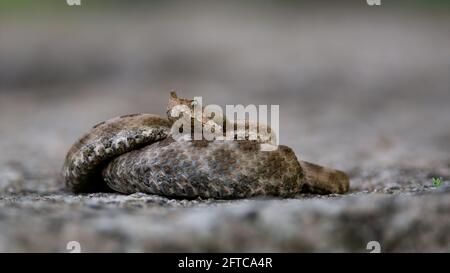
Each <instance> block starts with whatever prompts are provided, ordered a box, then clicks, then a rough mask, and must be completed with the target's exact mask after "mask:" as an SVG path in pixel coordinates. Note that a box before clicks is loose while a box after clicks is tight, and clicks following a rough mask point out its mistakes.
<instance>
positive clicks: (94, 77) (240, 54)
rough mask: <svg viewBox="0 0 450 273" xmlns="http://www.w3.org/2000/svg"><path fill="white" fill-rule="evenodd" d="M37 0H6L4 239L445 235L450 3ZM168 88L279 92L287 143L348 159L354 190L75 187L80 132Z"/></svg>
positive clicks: (326, 246)
mask: <svg viewBox="0 0 450 273" xmlns="http://www.w3.org/2000/svg"><path fill="white" fill-rule="evenodd" d="M34 2H38V1H34ZM34 2H32V1H0V126H1V127H0V151H1V152H0V230H2V232H1V233H0V251H66V250H65V243H66V242H67V241H70V240H79V241H80V242H81V244H82V246H84V248H83V249H84V250H86V251H362V252H365V251H366V249H365V243H366V242H367V241H370V240H380V241H381V244H382V249H383V250H386V251H449V250H450V238H449V235H448V232H446V230H447V231H448V229H449V228H450V220H449V215H450V200H449V199H450V198H449V192H450V189H449V183H448V178H449V177H450V130H449V128H450V107H449V106H450V77H449V76H450V5H449V3H448V2H447V1H383V0H382V5H381V6H380V7H370V6H368V5H367V4H366V2H365V1H348V2H346V3H345V4H341V3H333V2H332V1H330V2H328V1H309V2H305V1H189V2H188V1H127V2H126V3H127V4H124V3H123V2H124V1H89V0H82V6H80V7H75V6H72V7H70V6H67V4H66V3H65V1H63V0H61V1H42V2H41V1H39V3H34ZM171 89H175V90H177V91H178V93H179V95H180V96H183V97H193V96H203V100H204V103H206V104H213V103H214V104H219V105H222V106H224V105H225V104H244V105H247V104H269V105H270V104H278V105H280V142H281V144H285V145H288V146H290V147H292V148H293V149H294V150H295V152H296V154H297V156H298V157H299V158H301V159H303V160H308V161H312V162H316V163H319V164H322V165H327V166H330V167H334V168H340V169H342V170H345V171H346V172H348V173H349V174H350V176H351V179H352V180H351V192H350V194H348V195H344V196H331V197H319V196H310V195H308V196H304V195H302V196H299V197H298V198H295V199H291V200H278V199H256V200H240V201H230V202H216V201H212V200H206V201H201V200H197V201H186V200H181V201H180V200H178V201H175V200H169V199H165V198H159V197H154V196H147V195H142V194H137V195H131V196H124V195H118V194H91V195H73V194H70V193H68V192H66V191H65V189H64V184H63V182H62V180H61V178H60V173H59V172H60V169H61V166H62V164H63V159H64V156H65V154H66V152H67V151H68V149H69V147H70V146H71V144H72V143H73V142H74V141H76V139H77V138H78V137H80V136H81V135H82V134H84V133H86V132H87V131H88V130H89V128H90V127H91V126H92V125H94V124H96V123H98V122H100V121H103V120H105V119H109V118H111V117H114V116H119V115H123V114H129V113H138V112H146V113H154V114H161V115H164V113H165V107H166V102H167V99H168V93H169V91H170V90H171ZM434 177H442V180H443V185H442V186H440V187H434V186H433V185H432V182H431V179H432V178H434ZM250 212H251V213H252V214H251V215H254V213H256V215H257V216H258V215H259V216H258V217H259V218H258V217H257V220H252V219H253V218H251V219H250V220H248V218H246V217H247V216H248V214H249V213H250ZM405 215H407V216H405ZM249 217H250V216H249ZM251 217H253V216H251ZM277 217H278V218H277ZM405 217H406V218H405ZM242 219H244V220H242ZM246 219H247V220H248V222H247V220H246ZM349 220H351V221H349ZM274 221H275V222H276V223H277V224H276V225H275V223H274ZM350 223H358V228H357V227H354V226H350ZM318 226H319V227H321V228H319V229H318V228H317V227H318ZM338 235H339V236H338ZM83 243H84V245H83Z"/></svg>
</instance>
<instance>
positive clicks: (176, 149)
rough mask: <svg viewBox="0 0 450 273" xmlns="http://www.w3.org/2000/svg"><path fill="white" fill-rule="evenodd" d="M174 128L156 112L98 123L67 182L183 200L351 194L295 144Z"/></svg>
mask: <svg viewBox="0 0 450 273" xmlns="http://www.w3.org/2000/svg"><path fill="white" fill-rule="evenodd" d="M169 105H170V103H169ZM171 124H172V122H171V121H169V120H167V119H164V118H162V117H159V116H156V115H151V114H134V115H127V116H122V117H118V118H113V119H111V120H108V121H105V122H102V123H100V124H98V125H96V126H94V128H92V130H91V131H90V132H89V133H88V134H86V135H85V136H83V137H82V138H81V139H80V140H78V141H77V142H76V143H75V144H74V145H73V146H72V148H71V149H70V150H69V152H68V154H67V156H66V160H65V163H64V167H63V175H64V177H65V181H66V185H67V186H68V188H69V189H71V190H72V191H74V192H93V191H103V190H111V189H112V190H115V191H118V192H121V193H126V194H129V193H134V192H145V193H150V194H157V195H163V196H168V197H177V198H197V197H201V198H244V197H251V196H258V195H274V196H293V195H295V194H298V193H300V192H313V193H320V194H328V193H343V192H346V191H347V190H348V187H349V179H348V177H347V176H346V175H345V174H344V173H343V172H341V171H337V170H332V169H328V168H325V167H321V166H318V165H315V164H312V163H308V162H305V161H299V160H298V159H297V157H296V155H295V153H294V152H293V151H292V150H291V149H290V148H289V147H286V146H283V145H280V146H279V147H278V149H276V150H273V151H265V150H262V149H261V143H258V142H257V141H251V140H215V141H206V140H177V141H175V140H174V139H173V138H172V136H171V134H170V126H171Z"/></svg>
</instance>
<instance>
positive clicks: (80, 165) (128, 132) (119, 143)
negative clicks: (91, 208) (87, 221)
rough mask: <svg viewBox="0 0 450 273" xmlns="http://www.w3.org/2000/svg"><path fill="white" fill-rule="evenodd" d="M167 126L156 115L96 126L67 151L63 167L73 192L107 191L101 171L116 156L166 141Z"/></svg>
mask: <svg viewBox="0 0 450 273" xmlns="http://www.w3.org/2000/svg"><path fill="white" fill-rule="evenodd" d="M169 133H170V123H169V121H168V120H166V119H163V118H161V117H159V116H157V115H151V114H133V115H126V116H121V117H117V118H113V119H110V120H107V121H105V122H102V123H99V124H97V125H95V126H94V127H93V128H92V130H91V131H90V132H89V133H87V134H86V135H84V136H83V137H82V138H81V139H80V140H78V141H77V142H76V143H75V144H74V145H73V146H72V148H71V149H70V150H69V152H68V153H67V156H66V160H65V163H64V167H63V176H64V178H65V181H66V185H67V187H68V188H69V189H70V190H72V191H74V192H93V191H103V190H107V188H106V187H105V183H104V182H103V178H102V177H101V169H102V168H103V167H104V165H106V164H107V162H109V160H111V159H113V158H114V157H116V156H119V155H121V154H124V153H126V152H129V151H133V150H135V149H138V148H140V147H143V146H145V145H148V144H151V143H154V142H156V141H159V140H162V139H165V138H166V137H167V136H168V134H169Z"/></svg>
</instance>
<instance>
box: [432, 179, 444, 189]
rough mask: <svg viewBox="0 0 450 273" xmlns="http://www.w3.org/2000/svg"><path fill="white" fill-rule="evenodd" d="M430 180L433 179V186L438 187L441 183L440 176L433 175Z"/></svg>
mask: <svg viewBox="0 0 450 273" xmlns="http://www.w3.org/2000/svg"><path fill="white" fill-rule="evenodd" d="M431 181H433V186H435V187H440V186H441V185H442V177H439V178H436V177H433V178H432V179H431Z"/></svg>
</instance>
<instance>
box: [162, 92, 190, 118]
mask: <svg viewBox="0 0 450 273" xmlns="http://www.w3.org/2000/svg"><path fill="white" fill-rule="evenodd" d="M195 105H196V101H195V100H191V99H184V98H179V97H178V96H177V93H176V92H175V91H171V92H170V97H169V103H168V104H167V117H168V119H169V121H170V122H172V123H173V122H174V121H175V120H177V119H178V118H180V116H181V115H182V114H186V116H187V117H194V106H195Z"/></svg>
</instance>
